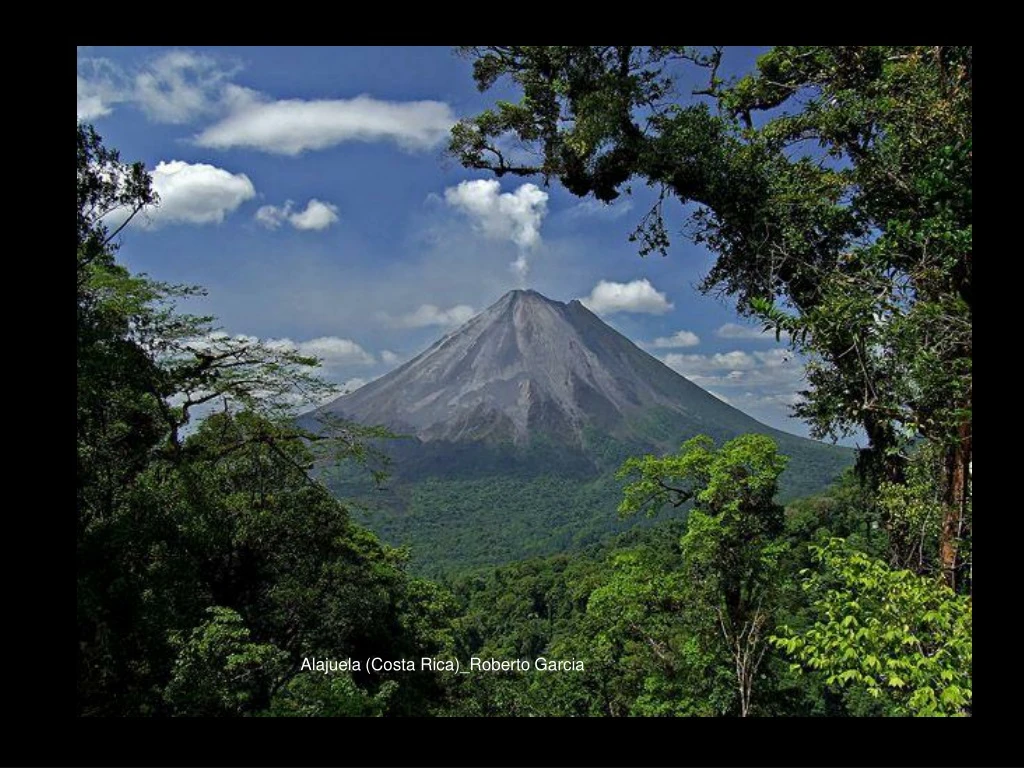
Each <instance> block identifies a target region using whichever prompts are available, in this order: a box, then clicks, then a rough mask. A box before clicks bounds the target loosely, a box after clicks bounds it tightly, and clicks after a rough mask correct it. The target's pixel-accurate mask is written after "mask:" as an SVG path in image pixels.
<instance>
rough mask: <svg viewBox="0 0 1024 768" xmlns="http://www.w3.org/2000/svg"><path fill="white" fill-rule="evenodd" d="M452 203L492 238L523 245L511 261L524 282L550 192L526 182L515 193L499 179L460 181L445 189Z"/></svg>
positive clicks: (537, 241) (485, 235)
mask: <svg viewBox="0 0 1024 768" xmlns="http://www.w3.org/2000/svg"><path fill="white" fill-rule="evenodd" d="M444 199H445V201H446V202H447V203H448V205H450V206H452V207H453V208H455V209H456V210H459V211H462V213H464V214H466V216H468V217H469V219H470V221H472V222H473V227H474V229H476V230H477V231H478V232H480V233H481V234H482V235H483V236H484V237H487V238H489V239H491V240H508V241H510V242H512V243H515V245H516V246H517V247H518V248H519V255H518V256H517V257H516V259H515V261H513V262H512V263H511V264H509V268H510V269H511V270H512V271H513V272H514V273H515V275H516V277H517V279H518V281H519V283H520V284H525V282H526V276H527V274H528V273H529V271H530V261H529V258H528V257H527V252H528V251H530V250H532V249H534V248H536V247H537V246H538V245H539V244H540V240H541V238H540V226H541V222H543V221H544V217H545V216H546V215H547V212H548V193H547V192H544V191H543V190H542V189H540V188H539V187H538V186H537V185H536V184H523V185H521V186H520V187H519V188H518V189H517V190H516V191H515V192H502V191H501V185H500V184H499V183H498V181H497V180H495V179H474V180H472V181H463V182H460V183H459V185H458V186H455V187H449V188H448V189H446V190H445V191H444Z"/></svg>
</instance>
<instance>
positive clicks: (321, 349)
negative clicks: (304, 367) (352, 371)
mask: <svg viewBox="0 0 1024 768" xmlns="http://www.w3.org/2000/svg"><path fill="white" fill-rule="evenodd" d="M267 345H268V346H271V347H279V348H282V349H290V350H294V351H296V352H298V353H299V354H300V355H306V356H309V357H317V358H320V361H321V362H322V364H323V366H324V367H325V368H332V367H337V366H343V365H373V364H374V363H376V362H377V360H376V358H374V356H373V355H371V354H370V353H369V352H367V351H366V350H365V349H363V348H362V347H361V346H359V345H358V344H357V343H356V342H354V341H352V340H351V339H341V338H338V337H337V336H320V337H318V338H315V339H309V340H308V341H292V340H291V339H289V338H283V339H268V340H267Z"/></svg>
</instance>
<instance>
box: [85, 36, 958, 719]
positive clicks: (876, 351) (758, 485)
mask: <svg viewBox="0 0 1024 768" xmlns="http://www.w3.org/2000/svg"><path fill="white" fill-rule="evenodd" d="M462 53H463V55H466V56H468V57H470V58H471V59H472V60H473V62H474V75H475V78H476V81H477V84H478V85H479V87H480V88H481V89H482V90H484V91H486V90H487V89H488V88H490V87H491V86H493V85H494V84H495V83H496V82H497V81H498V80H499V79H503V78H504V79H505V80H507V82H508V84H510V86H511V87H512V88H513V90H515V91H518V92H520V94H519V95H520V96H521V100H520V101H518V102H514V101H500V102H498V103H497V104H496V105H495V106H494V107H493V109H488V110H486V111H484V112H483V113H481V114H479V115H477V116H475V117H470V118H464V119H463V120H461V121H459V122H458V123H457V124H456V125H455V127H454V128H453V129H452V133H451V137H452V138H451V145H450V147H449V151H450V153H451V154H452V155H453V156H454V157H456V158H457V159H458V160H459V161H460V162H461V163H463V164H464V165H465V166H466V167H470V168H475V169H479V170H487V171H489V172H494V173H497V174H498V175H499V176H502V175H508V174H511V175H521V176H531V175H539V176H541V177H543V178H544V179H547V180H550V181H551V182H558V183H560V184H561V185H563V186H564V187H565V189H566V190H568V191H569V192H570V193H572V194H574V195H579V196H585V195H590V194H592V195H593V196H594V197H596V198H597V199H598V200H602V201H608V200H612V199H614V198H616V197H618V196H619V195H621V194H624V193H625V192H626V191H627V190H626V187H627V185H628V184H629V183H630V180H633V181H634V182H635V181H636V180H637V179H640V180H643V181H645V182H649V183H650V184H652V185H655V186H656V187H658V188H659V189H661V190H662V199H663V200H668V199H675V200H678V201H679V202H682V203H684V204H687V205H689V206H690V207H689V208H688V209H687V210H692V211H695V214H694V217H693V218H692V219H690V220H689V222H688V223H687V224H686V232H687V234H688V235H689V236H691V237H694V238H696V239H697V240H698V241H700V242H702V243H704V244H706V245H707V246H708V247H709V248H710V249H711V251H712V252H713V253H714V255H715V262H714V264H713V266H712V268H711V271H710V273H709V274H708V276H707V279H706V281H705V283H704V284H703V285H702V286H701V288H702V290H704V291H707V292H716V293H718V294H719V295H722V296H724V297H726V298H728V299H729V300H731V301H735V302H736V306H737V309H738V312H739V313H740V314H741V315H743V316H746V317H751V318H755V319H756V320H757V321H758V322H760V323H761V324H762V325H763V326H764V327H766V328H768V329H769V330H771V331H773V332H775V333H776V334H778V337H779V338H781V337H782V336H783V334H785V335H786V337H787V338H789V339H790V343H791V345H792V347H793V348H794V350H795V351H798V352H800V353H801V354H803V355H805V356H806V357H807V358H808V360H809V363H808V366H807V381H806V390H805V391H803V392H802V393H801V397H800V399H799V401H798V404H797V405H796V408H795V410H796V412H797V413H798V415H800V416H801V417H802V418H804V419H806V420H807V421H808V422H809V423H810V424H812V426H813V429H814V433H815V435H817V436H819V437H826V436H829V435H841V434H850V433H852V432H853V431H857V430H859V431H860V432H861V433H863V434H864V435H865V436H866V439H867V440H868V444H867V446H866V447H865V448H863V449H862V450H860V452H859V453H858V456H857V463H856V466H855V467H854V468H852V469H850V470H849V471H847V472H846V473H845V474H844V475H843V476H842V478H841V479H840V480H839V482H837V483H836V484H835V485H833V486H832V487H831V488H830V489H829V490H827V491H825V492H823V493H819V494H816V495H813V496H809V497H805V498H801V499H795V500H794V499H784V498H783V497H782V496H780V494H779V483H780V477H782V476H783V473H784V472H785V470H786V467H787V465H788V464H789V463H790V462H791V458H790V457H789V456H787V455H786V451H785V450H784V449H783V446H782V445H780V444H779V443H778V442H777V441H776V440H775V439H773V437H772V436H771V435H770V434H740V435H738V436H729V437H728V439H725V437H724V436H723V435H720V434H714V435H705V434H701V435H697V436H695V437H692V438H691V439H687V440H686V441H685V442H682V443H681V445H678V446H673V448H672V449H671V450H665V451H659V452H638V453H637V454H636V455H632V456H629V457H620V456H616V457H615V459H616V461H615V463H616V464H617V465H618V471H617V474H616V476H615V479H614V482H613V481H612V480H611V479H608V480H607V482H606V483H604V484H602V483H592V484H589V485H580V486H573V485H572V484H571V483H567V481H566V480H565V478H564V477H561V476H559V475H558V474H557V473H553V474H552V475H551V476H550V477H545V478H541V479H537V480H534V481H531V482H529V483H525V484H524V483H523V482H521V479H516V481H515V482H514V483H513V482H512V480H511V479H510V480H509V483H508V484H504V485H503V484H502V483H501V482H488V481H486V480H485V479H481V478H463V479H461V480H459V481H458V482H455V483H452V484H450V485H444V484H443V483H438V482H433V481H425V482H422V483H421V484H419V485H416V486H415V487H414V488H413V489H412V490H411V491H410V492H409V494H410V495H409V496H407V497H406V498H405V499H404V502H405V503H406V505H407V506H406V508H405V509H406V513H407V514H408V515H409V516H410V518H415V517H416V515H418V514H420V518H419V519H416V520H415V521H414V522H415V523H416V525H417V526H419V530H428V529H429V527H430V526H431V525H432V524H434V521H431V520H429V519H423V516H422V514H421V511H422V509H424V508H425V507H426V506H436V505H443V506H445V507H447V508H448V509H449V510H450V511H451V515H452V517H451V519H450V520H449V521H447V522H448V523H452V524H458V523H459V522H460V521H463V520H467V519H470V518H473V519H485V520H487V521H488V526H487V527H488V531H489V533H488V536H489V538H486V539H484V540H482V541H474V542H472V548H471V550H470V551H472V553H473V557H470V558H464V559H463V560H462V561H461V562H459V567H458V568H436V569H433V570H431V569H430V568H429V567H424V563H428V562H429V561H430V560H431V559H440V558H442V557H449V556H450V553H447V552H444V551H443V545H442V544H441V543H439V542H441V541H442V539H441V538H438V537H431V536H429V535H426V536H423V537H421V538H420V539H419V540H418V541H417V540H412V541H410V542H409V544H410V548H409V549H406V548H405V547H402V548H394V547H391V546H388V545H387V544H385V543H383V542H382V541H380V540H379V539H378V538H377V537H376V536H375V535H374V534H372V533H371V532H369V531H368V530H367V528H365V527H364V526H363V525H361V524H360V523H358V522H356V521H355V520H354V515H353V513H352V511H351V510H350V508H349V507H350V503H349V502H350V501H351V500H352V497H353V496H358V495H359V493H364V494H365V493H371V494H372V493H381V494H386V493H389V491H387V490H384V491H366V489H367V488H372V487H373V486H374V484H375V483H377V484H382V487H384V488H387V483H386V477H385V475H384V474H382V473H381V472H380V471H379V470H381V469H388V470H389V471H391V472H393V473H396V475H397V473H399V472H400V471H401V469H400V467H399V466H397V458H396V464H393V465H392V466H390V467H387V465H386V463H383V464H382V463H381V462H380V461H379V459H380V455H379V452H380V451H384V452H385V453H386V452H388V446H389V445H391V444H393V443H395V442H396V441H395V440H394V439H393V436H392V435H390V434H389V433H388V432H387V430H385V429H383V428H380V427H376V426H372V425H358V424H355V423H352V422H349V421H346V420H345V419H344V418H334V419H332V420H331V421H330V423H328V424H319V425H318V427H317V429H316V430H315V431H313V430H307V429H305V428H304V427H303V423H302V422H297V421H296V416H297V413H298V411H299V410H301V409H302V408H310V407H312V406H315V405H318V404H322V403H324V402H325V401H326V396H327V395H329V394H330V391H331V387H330V385H328V384H327V382H326V380H325V379H323V378H322V377H321V376H320V375H319V373H320V371H318V363H319V362H320V361H318V360H317V359H316V358H315V357H313V356H309V355H305V354H301V353H300V351H299V350H298V349H297V348H296V347H295V346H289V345H283V344H280V343H268V342H265V341H261V340H259V339H256V338H253V337H251V336H241V335H238V336H230V335H228V334H227V333H224V332H222V331H221V329H220V328H219V327H218V326H217V324H216V321H215V319H214V318H212V317H204V316H196V315H190V314H188V313H186V312H185V311H184V309H183V301H184V300H186V299H187V298H188V297H190V296H194V295H197V294H200V293H202V288H200V287H197V286H189V285H172V284H168V283H162V282H159V281H156V280H153V279H151V278H149V277H147V276H146V275H143V274H135V273H133V272H132V271H130V270H129V269H128V268H127V267H126V266H124V264H123V263H121V261H119V258H118V253H119V247H120V244H121V243H122V240H123V238H124V236H125V233H126V232H128V231H130V226H131V224H130V223H131V221H132V220H133V218H134V217H136V216H138V215H140V214H141V212H143V211H144V210H148V209H150V208H151V207H152V206H159V204H160V200H159V196H158V195H157V194H156V193H155V192H154V188H153V182H152V176H151V175H150V174H149V173H147V171H146V170H145V168H144V167H143V165H142V164H141V163H128V162H126V161H124V160H122V158H121V157H120V155H119V154H118V152H117V151H116V150H115V149H114V148H112V147H110V146H108V145H105V144H104V141H103V139H102V138H101V137H100V136H99V135H98V134H97V132H96V131H95V130H94V129H93V127H92V126H91V125H90V124H88V123H86V122H83V121H82V120H79V122H78V126H77V229H76V233H77V264H76V266H77V271H76V305H77V315H76V330H77V341H76V362H77V425H76V426H77V432H76V438H77V440H76V446H77V453H76V458H77V474H76V513H77V524H76V544H77V550H76V595H77V614H76V617H77V632H78V637H77V640H78V652H77V659H76V660H77V681H76V682H77V699H76V705H77V706H76V710H77V714H78V715H79V716H81V717H96V716H100V717H104V716H106V717H109V716H133V717H138V716H147V717H164V716H375V715H388V716H403V715H429V716H452V715H454V716H478V715H483V716H523V715H554V716H569V715H574V716H611V717H614V716H637V715H640V716H737V717H739V716H743V717H746V716H783V715H814V716H866V715H886V716H907V715H913V716H969V715H971V714H972V711H973V645H972V642H973V641H972V626H973V625H972V622H973V506H972V449H973V432H972V429H973V420H972V419H973V416H972V408H973V379H972V364H973V347H972V337H971V330H972V320H973V282H972V275H973V271H972V231H973V230H972V227H973V224H972V216H973V208H972V161H973V154H972V152H973V145H972V82H973V81H972V57H973V52H972V49H971V48H970V47H915V46H839V47H789V46H787V47H777V48H774V49H772V50H771V51H770V52H769V53H767V54H765V55H764V56H762V57H761V58H760V59H759V61H758V65H757V68H756V70H755V71H752V72H750V73H749V74H748V75H747V76H745V77H743V78H739V79H735V80H729V81H725V80H724V79H722V78H721V77H719V76H718V71H719V64H720V60H721V55H722V51H721V50H720V49H716V48H702V49H694V48H666V47H651V48H633V47H608V46H604V47H589V46H586V47H581V46H575V47H498V48H473V49H464V50H463V51H462ZM680 66H683V67H687V68H688V69H687V71H689V72H693V71H696V72H699V73H702V74H705V75H706V81H707V83H706V86H702V87H700V88H698V89H697V90H698V91H699V92H698V93H697V94H695V95H694V98H692V99H690V98H682V97H679V95H678V94H679V91H678V90H677V88H676V86H677V85H678V83H677V82H676V80H675V75H676V74H677V72H676V68H677V67H680ZM510 141H515V142H518V144H519V145H520V146H522V147H525V148H528V149H532V150H534V151H533V153H532V154H530V155H528V156H529V157H532V158H534V160H535V161H536V162H535V163H534V162H533V161H531V162H529V163H527V162H526V161H525V160H523V158H524V157H527V155H524V154H523V153H518V152H517V153H515V154H512V155H508V156H506V154H505V152H504V151H503V150H507V147H508V145H509V142H510ZM521 161H522V162H521ZM690 204H692V205H690ZM671 215H672V214H671V213H670V211H669V209H667V208H665V207H663V206H662V204H661V202H659V204H658V206H657V207H656V208H655V210H653V211H652V212H651V213H650V214H649V215H647V216H646V217H644V218H643V220H642V221H641V223H640V227H639V228H638V230H637V233H636V239H637V240H638V241H639V243H640V245H641V247H642V252H643V253H645V254H650V253H652V252H655V251H667V249H668V248H669V246H670V237H669V235H670V233H672V232H674V231H676V230H677V229H678V228H679V225H681V224H682V222H681V221H680V222H676V223H675V224H671V223H669V222H668V221H667V219H668V217H670V216H671ZM297 424H298V425H297ZM548 449H549V450H552V451H557V445H556V446H548ZM394 455H395V457H400V456H401V451H400V450H396V451H394ZM477 458H479V457H477ZM485 458H486V457H485ZM334 465H340V466H344V467H346V470H345V471H346V472H347V473H348V474H346V475H345V476H344V477H341V478H340V479H336V480H335V481H332V483H333V484H332V487H331V488H329V487H328V486H327V485H325V484H324V483H322V482H321V481H320V480H319V479H317V478H318V477H320V475H319V474H318V473H317V472H314V468H322V467H325V466H334ZM359 473H363V474H361V475H360V474H359ZM358 477H362V478H363V479H361V480H358V482H357V478H358ZM353 489H355V490H358V491H359V493H350V494H347V493H346V491H352V490H353ZM509 493H516V494H519V498H518V501H517V504H518V507H516V509H517V510H518V511H517V513H516V514H515V515H514V516H510V517H509V518H508V519H507V520H501V519H499V518H496V517H495V516H493V515H492V514H491V512H490V511H489V510H488V509H487V507H488V505H490V504H492V503H493V501H494V500H495V499H496V498H498V497H500V496H502V495H503V494H509ZM336 494H338V495H340V496H342V499H341V500H339V499H338V498H337V497H336ZM580 494H584V495H586V496H587V499H586V501H587V504H591V503H592V504H594V505H600V506H601V508H604V509H607V510H608V522H607V524H591V525H590V527H587V526H583V527H582V528H580V527H579V526H578V525H576V523H578V522H579V521H578V520H576V521H574V520H572V516H573V515H574V514H576V509H577V507H576V506H575V502H573V500H574V497H576V496H579V495H580ZM431 495H433V498H432V497H431ZM563 497H564V499H563ZM563 501H567V502H573V503H567V504H564V505H563V503H562V502H563ZM576 501H578V499H576ZM520 513H521V514H520ZM684 513H685V519H683V517H684ZM359 514H372V513H371V512H360V513H359ZM489 515H490V517H489ZM364 519H365V518H364ZM641 519H642V521H643V525H640V526H638V527H633V528H631V529H630V530H627V531H623V532H620V533H618V535H617V537H616V538H614V539H609V538H608V537H607V534H609V533H614V532H616V531H617V529H618V527H619V526H622V527H625V526H627V525H632V524H633V523H634V522H635V521H636V520H641ZM395 530H398V528H396V529H395ZM551 540H556V541H559V542H560V543H564V544H565V545H566V546H567V547H568V546H572V547H575V548H576V549H575V551H573V552H567V553H560V554H549V553H548V550H546V549H545V547H547V546H548V545H549V544H550V541H551ZM417 547H422V550H423V551H421V552H417V551H416V550H417ZM510 550H513V551H515V553H516V555H517V556H521V557H523V559H521V560H519V561H517V562H513V563H510V564H507V565H502V566H499V567H494V566H493V565H490V564H489V563H492V562H494V559H492V558H491V555H492V554H493V553H494V552H501V553H502V554H503V555H504V554H506V553H507V552H508V551H510ZM534 554H536V555H538V556H534V557H530V556H531V555H534ZM410 558H418V561H417V562H418V568H417V569H416V572H418V573H421V574H422V573H427V574H429V575H430V576H431V578H423V577H421V576H417V575H413V573H414V570H413V569H411V568H410V567H409V563H410ZM374 659H376V660H377V661H378V662H381V663H380V664H376V662H373V660H374ZM474 659H475V661H474ZM424 660H427V661H428V662H429V664H428V663H425V662H424ZM482 663H485V664H490V665H491V666H492V667H493V669H491V668H485V667H484V666H483V664H482ZM375 664H376V665H375ZM456 665H457V667H458V668H457V670H456V669H455V667H456ZM463 670H464V671H466V672H467V674H460V672H461V671H463Z"/></svg>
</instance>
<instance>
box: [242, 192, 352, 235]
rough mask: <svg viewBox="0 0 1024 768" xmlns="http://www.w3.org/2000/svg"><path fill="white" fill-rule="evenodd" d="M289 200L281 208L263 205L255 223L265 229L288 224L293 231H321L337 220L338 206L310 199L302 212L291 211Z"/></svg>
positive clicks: (257, 213)
mask: <svg viewBox="0 0 1024 768" xmlns="http://www.w3.org/2000/svg"><path fill="white" fill-rule="evenodd" d="M293 205H294V203H293V202H292V201H291V200H288V201H286V202H285V204H284V205H282V206H277V205H264V206H262V207H261V208H260V209H259V210H258V211H256V217H255V218H256V221H258V222H259V223H260V224H262V225H263V226H265V227H266V228H267V229H277V228H278V227H280V226H281V224H283V223H284V222H288V223H289V224H291V225H292V226H293V227H294V228H295V229H301V230H317V231H318V230H322V229H327V228H328V227H329V226H331V224H334V223H335V222H336V221H337V220H338V206H336V205H334V204H332V203H325V202H323V201H321V200H317V199H316V198H315V197H314V198H312V199H311V200H310V201H309V202H308V203H306V207H305V209H304V210H302V211H298V212H296V211H293V210H292V207H293Z"/></svg>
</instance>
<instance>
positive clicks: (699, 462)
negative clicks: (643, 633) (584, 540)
mask: <svg viewBox="0 0 1024 768" xmlns="http://www.w3.org/2000/svg"><path fill="white" fill-rule="evenodd" d="M785 466H786V458H785V457H784V456H780V455H779V454H778V452H777V449H776V446H775V443H774V442H773V441H772V439H771V438H769V437H766V436H764V435H742V436H741V437H737V438H735V439H734V440H730V441H729V442H727V443H725V444H724V445H723V446H722V447H721V449H718V450H715V448H714V445H713V443H712V441H711V439H710V438H708V437H706V436H704V435H700V436H698V437H695V438H693V439H691V440H688V441H687V442H686V443H684V444H683V447H682V448H681V449H680V451H679V453H678V454H677V455H674V456H666V457H663V458H658V457H655V456H650V455H648V456H644V457H643V458H634V459H629V460H628V461H626V462H625V464H623V466H622V469H621V471H620V475H621V476H624V477H629V478H631V479H632V482H630V483H629V484H628V485H627V486H626V488H625V491H624V496H623V501H622V504H621V505H620V507H619V510H620V512H621V513H622V514H624V515H631V514H636V513H637V512H640V511H647V512H648V513H650V514H654V513H656V512H657V511H658V510H659V509H662V508H664V507H666V506H675V507H678V506H681V505H682V504H685V503H688V502H692V503H693V509H692V510H691V512H690V514H689V518H688V520H687V527H686V534H685V535H684V536H683V539H682V552H683V565H684V569H685V572H686V575H687V578H686V580H685V582H686V602H687V603H688V604H689V605H690V608H691V610H692V609H693V608H694V607H696V606H700V607H699V608H698V610H696V611H693V613H694V614H695V615H697V616H704V617H707V616H711V617H714V620H713V623H712V625H711V626H710V627H706V628H705V635H707V636H710V637H714V636H718V635H720V639H721V641H723V642H724V644H725V647H726V649H727V652H728V655H729V657H730V658H731V660H732V663H733V667H734V670H735V683H736V690H737V691H738V696H737V702H738V707H737V708H738V711H739V714H740V715H741V716H742V717H746V716H747V715H748V714H750V712H751V706H752V703H753V696H754V682H755V680H756V679H757V676H758V673H759V671H760V670H761V664H762V661H763V660H764V656H765V652H766V651H767V650H768V642H767V641H768V636H769V634H770V632H771V630H772V628H773V622H774V612H775V602H776V598H777V591H778V589H779V586H780V582H781V580H782V574H781V570H780V567H779V566H780V555H781V554H782V551H783V548H784V544H783V543H782V541H781V534H782V531H783V516H782V507H780V506H779V505H777V504H776V503H775V501H774V496H775V492H776V490H777V487H778V477H779V475H780V474H781V473H782V470H783V469H784V468H785Z"/></svg>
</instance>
